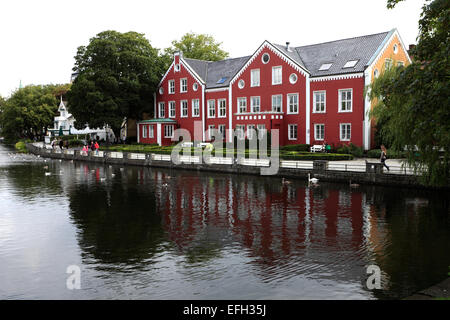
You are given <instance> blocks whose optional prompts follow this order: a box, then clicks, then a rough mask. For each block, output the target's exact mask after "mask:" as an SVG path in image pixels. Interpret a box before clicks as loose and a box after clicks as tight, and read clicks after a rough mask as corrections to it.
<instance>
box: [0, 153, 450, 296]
mask: <svg viewBox="0 0 450 320" xmlns="http://www.w3.org/2000/svg"><path fill="white" fill-rule="evenodd" d="M0 157H1V155H0ZM0 169H1V170H0V180H1V182H2V187H0V197H1V198H2V200H3V201H14V203H17V202H21V201H24V207H23V208H24V210H23V211H24V213H23V214H27V213H29V211H31V209H30V208H31V207H33V208H36V211H35V212H34V215H33V217H31V218H30V217H29V216H27V217H26V218H27V219H36V221H37V220H39V223H38V224H36V227H35V228H36V232H37V231H39V232H43V231H42V230H40V229H42V228H43V226H44V225H52V220H54V219H58V221H61V223H64V224H65V225H64V228H63V226H61V227H58V228H60V229H61V230H69V231H67V232H68V234H67V235H66V236H64V235H62V232H60V231H59V232H58V233H57V237H59V239H60V240H61V241H53V242H51V244H50V246H51V249H52V250H51V252H52V254H49V253H48V254H47V256H48V258H47V260H49V261H47V260H45V261H46V263H42V264H40V265H38V266H37V267H36V268H37V270H38V272H40V273H41V274H43V276H42V277H43V279H44V280H46V281H49V279H48V278H46V276H45V274H46V273H49V270H52V269H51V265H54V264H61V265H67V264H69V263H72V261H74V260H79V262H77V263H80V264H81V265H82V267H83V270H84V271H83V272H84V273H83V275H84V277H85V278H84V282H83V286H84V287H83V288H84V289H83V290H82V291H83V292H82V297H83V298H111V297H112V298H151V299H167V298H170V299H195V298H200V299H209V298H212V299H307V298H316V299H327V298H338V299H347V298H356V299H361V298H362V299H371V298H382V299H383V298H401V297H405V296H407V295H408V294H411V293H412V292H415V291H417V290H420V289H423V288H425V287H427V286H430V285H433V284H434V283H436V282H438V281H440V280H442V279H443V278H445V276H446V273H447V268H448V265H450V256H449V254H448V252H450V241H449V240H450V228H449V226H450V218H449V217H450V211H449V203H448V194H444V193H437V192H426V191H424V190H412V189H398V188H381V187H373V186H361V187H360V188H358V189H351V188H350V187H349V186H348V185H343V184H327V183H321V185H320V186H318V187H311V188H310V187H308V186H307V185H306V184H305V182H304V181H301V180H285V181H284V182H283V181H282V179H280V178H274V177H272V178H270V177H259V176H239V175H226V174H213V173H197V172H185V171H176V170H174V171H171V170H164V169H149V168H140V167H127V168H126V167H120V166H109V165H108V166H104V165H95V164H90V163H76V162H75V163H70V162H59V161H50V162H42V161H39V162H33V163H25V164H21V165H16V164H14V165H9V166H6V167H2V168H0ZM45 172H51V173H52V174H51V175H50V176H45ZM66 202H67V203H66ZM11 203H12V202H11ZM36 203H38V204H39V206H36V205H35V204H36ZM65 203H66V204H65ZM1 208H6V205H3V206H2V205H0V209H1ZM38 209H39V210H38ZM0 211H1V210H0ZM12 212H13V211H8V212H7V213H8V214H4V213H0V229H1V230H3V231H5V230H7V228H8V226H12V225H18V224H19V221H22V220H23V219H24V217H23V216H21V214H20V213H19V212H14V214H12ZM65 214H67V218H66V217H65ZM69 227H74V228H73V230H72V231H71V229H70V228H69ZM18 234H20V237H24V238H25V240H27V239H28V240H29V241H30V242H32V241H34V240H35V238H33V237H34V234H33V233H24V232H19V233H18ZM16 237H17V236H16V233H13V232H9V233H7V232H4V233H3V236H0V240H1V241H0V243H1V244H2V246H0V258H1V259H2V261H5V262H6V264H7V265H8V267H7V268H6V267H2V266H0V277H3V278H6V277H5V274H6V276H7V278H8V279H17V280H8V281H9V283H8V284H9V285H7V286H6V287H5V288H8V289H5V290H7V291H6V294H5V293H3V296H5V295H6V296H7V297H12V296H15V294H18V295H19V296H21V297H22V296H23V297H28V298H29V297H39V296H43V295H45V294H44V293H42V292H43V290H45V291H46V292H47V291H51V292H52V293H53V295H54V296H53V295H51V297H53V298H57V297H61V296H63V297H70V298H79V297H80V296H77V295H75V296H73V295H69V294H68V293H67V291H66V290H65V289H64V288H59V287H58V288H59V289H55V283H59V282H51V281H50V284H47V286H45V285H42V284H40V286H36V287H33V289H32V290H31V289H29V291H30V292H28V291H27V290H26V289H23V287H24V286H23V285H20V284H21V283H20V282H19V281H22V282H23V281H25V280H23V279H22V280H20V279H21V277H20V276H19V275H18V274H17V275H16V274H15V271H14V268H15V267H16V266H15V264H16V265H19V264H21V265H22V264H23V259H22V260H20V259H17V258H15V259H13V258H11V256H13V253H14V254H16V253H17V252H21V250H23V247H24V246H23V245H20V246H19V243H21V242H20V241H22V240H23V239H20V241H19V239H16ZM55 237H56V236H55ZM64 237H67V239H71V238H72V237H73V238H74V239H75V242H76V246H77V250H73V249H72V245H73V244H70V245H69V244H68V243H71V242H70V241H69V240H67V239H64ZM48 246H49V242H48V241H47V242H46V246H45V247H44V246H41V247H39V246H38V247H37V248H35V250H37V252H46V251H48V250H49V248H48ZM58 253H59V254H58ZM59 255H61V257H60V256H59ZM64 255H65V256H66V257H64V258H63V257H62V256H64ZM53 260H54V261H53ZM6 264H5V266H6ZM369 264H376V265H378V266H379V267H380V268H381V270H382V271H383V290H380V291H375V292H373V291H368V290H366V289H365V286H364V284H365V279H366V277H367V275H366V266H367V265H369ZM1 273H3V275H1ZM58 277H59V278H58V281H60V278H61V279H64V275H59V276H58ZM14 281H17V283H15V282H14ZM61 281H62V280H61ZM56 286H57V285H56ZM15 288H16V289H15ZM17 288H22V289H17ZM3 292H5V291H3ZM1 296H2V291H0V297H1Z"/></svg>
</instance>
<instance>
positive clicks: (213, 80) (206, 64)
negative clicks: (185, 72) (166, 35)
mask: <svg viewBox="0 0 450 320" xmlns="http://www.w3.org/2000/svg"><path fill="white" fill-rule="evenodd" d="M249 58H250V56H246V57H240V58H233V59H226V60H221V61H203V60H197V59H189V58H183V60H184V61H185V62H186V63H187V64H189V66H190V67H191V68H192V69H193V70H194V71H195V72H196V73H197V74H198V75H199V76H200V77H201V78H202V80H203V81H204V82H205V83H206V88H207V89H210V88H221V87H228V85H229V83H230V80H231V79H232V78H233V76H234V75H235V74H236V73H237V72H238V71H239V70H240V69H241V68H242V66H243V65H244V64H245V63H246V62H247V60H248V59H249ZM222 78H225V80H223V81H222V82H221V83H217V82H218V81H219V80H220V79H222Z"/></svg>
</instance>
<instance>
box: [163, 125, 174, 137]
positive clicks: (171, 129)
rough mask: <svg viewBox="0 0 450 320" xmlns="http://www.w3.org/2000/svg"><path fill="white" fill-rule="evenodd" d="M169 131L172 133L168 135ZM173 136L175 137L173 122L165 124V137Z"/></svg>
mask: <svg viewBox="0 0 450 320" xmlns="http://www.w3.org/2000/svg"><path fill="white" fill-rule="evenodd" d="M169 129H170V130H169ZM169 133H170V135H168V134H169ZM172 137H173V125H172V124H166V125H164V138H172Z"/></svg>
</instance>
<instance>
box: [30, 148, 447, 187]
mask: <svg viewBox="0 0 450 320" xmlns="http://www.w3.org/2000/svg"><path fill="white" fill-rule="evenodd" d="M26 148H27V150H28V151H29V152H30V153H32V154H34V155H39V156H41V157H44V158H52V159H61V160H69V161H70V160H73V161H88V162H93V163H103V164H116V165H133V166H143V167H156V168H166V169H175V170H178V169H182V170H194V171H205V172H208V171H209V172H221V173H233V174H246V175H260V174H261V168H264V166H262V165H261V164H260V165H257V164H258V163H257V162H256V161H255V163H253V164H252V163H245V164H236V163H231V161H228V162H230V163H227V164H225V163H221V164H217V163H216V164H206V163H193V162H184V163H180V164H174V163H173V162H172V161H170V160H167V156H166V157H163V156H161V155H158V154H145V153H142V154H136V153H128V152H102V153H101V154H100V153H99V155H95V154H93V153H89V154H88V155H82V154H81V153H80V151H78V150H65V151H63V152H61V151H60V150H51V149H43V148H40V147H37V146H35V145H33V144H32V143H27V144H26ZM168 157H170V156H168ZM221 159H226V158H221ZM248 160H250V159H248ZM283 162H284V163H289V164H290V165H292V166H294V165H295V166H294V167H286V166H283V167H282V166H279V169H278V172H277V173H276V174H274V175H270V176H272V177H284V178H294V179H298V178H300V179H308V174H311V175H312V176H313V177H314V178H317V179H319V181H327V182H341V183H349V182H350V181H351V182H352V183H353V184H354V183H358V184H359V183H361V184H368V185H384V186H391V187H392V186H398V187H410V188H420V189H448V188H449V186H450V184H449V185H447V186H445V187H430V186H425V185H423V184H421V183H420V181H419V179H418V177H417V176H415V175H411V174H402V173H401V174H394V173H383V165H382V164H381V163H379V162H367V163H365V166H361V165H360V166H359V168H358V171H350V170H347V165H346V164H345V170H336V169H329V166H330V167H331V166H333V165H334V166H336V165H338V164H337V163H338V161H324V160H314V161H310V162H312V165H310V166H309V167H307V168H305V166H303V167H301V166H300V165H299V164H298V163H296V161H283ZM280 164H281V161H280ZM341 165H343V164H341ZM265 168H267V166H266V167H265Z"/></svg>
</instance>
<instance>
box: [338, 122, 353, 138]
mask: <svg viewBox="0 0 450 320" xmlns="http://www.w3.org/2000/svg"><path fill="white" fill-rule="evenodd" d="M347 125H349V126H350V138H348V139H342V126H347ZM339 140H340V141H351V140H352V124H351V123H349V122H345V123H339Z"/></svg>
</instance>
